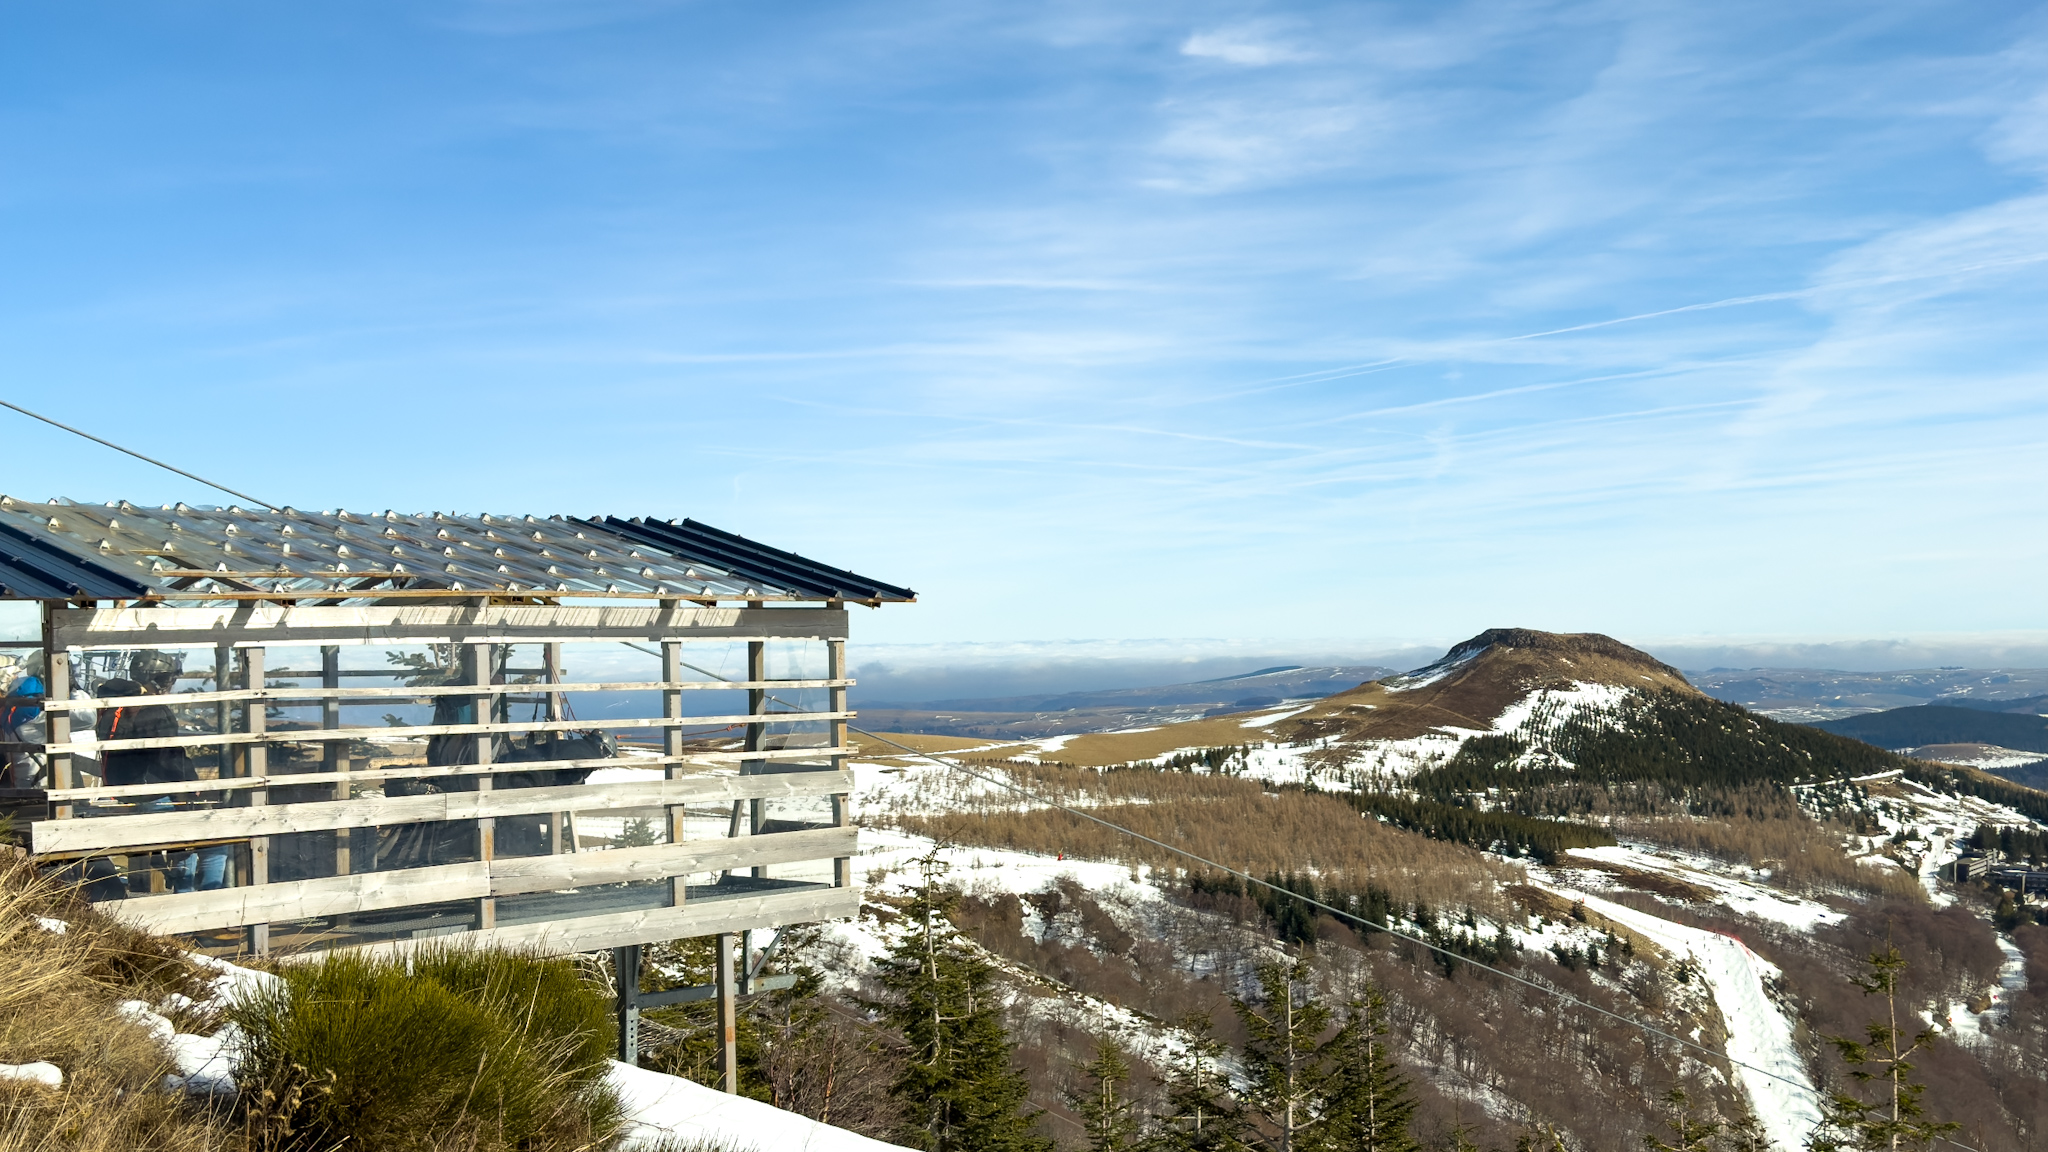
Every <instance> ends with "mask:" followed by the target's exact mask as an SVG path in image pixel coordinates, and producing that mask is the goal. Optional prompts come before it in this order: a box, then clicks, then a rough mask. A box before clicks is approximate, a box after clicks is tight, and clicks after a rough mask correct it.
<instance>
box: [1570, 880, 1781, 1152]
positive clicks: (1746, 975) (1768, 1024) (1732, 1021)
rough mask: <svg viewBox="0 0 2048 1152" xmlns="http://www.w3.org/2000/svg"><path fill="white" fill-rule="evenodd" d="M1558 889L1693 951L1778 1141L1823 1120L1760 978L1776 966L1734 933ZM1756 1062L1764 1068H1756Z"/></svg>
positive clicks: (1759, 1110) (1741, 1074)
mask: <svg viewBox="0 0 2048 1152" xmlns="http://www.w3.org/2000/svg"><path fill="white" fill-rule="evenodd" d="M1552 890H1553V891H1558V890H1557V889H1552ZM1558 894H1559V895H1564V896H1570V897H1573V898H1575V899H1578V900H1581V901H1583V902H1584V903H1585V905H1586V907H1587V908H1588V909H1590V910H1591V911H1594V912H1597V913H1599V914H1600V915H1602V916H1605V917H1606V918H1608V919H1609V920H1612V921H1614V922H1615V923H1617V924H1620V925H1622V926H1624V927H1626V928H1628V929H1629V930H1631V931H1634V932H1638V933H1641V934H1642V935H1643V936H1645V937H1647V938H1648V939H1649V940H1650V942H1651V943H1654V944H1656V945H1657V946H1658V947H1660V948H1662V949H1664V950H1665V951H1667V952H1669V953H1671V954H1672V955H1673V956H1690V957H1692V958H1693V960H1694V961H1695V962H1696V963H1697V964H1698V965H1699V970H1700V973H1701V975H1702V976H1703V977H1704V978H1705V979H1706V982H1707V986H1708V987H1709V988H1711V989H1712V990H1713V993H1714V1004H1715V1006H1716V1007H1718V1008H1719V1009H1720V1010H1721V1018H1722V1020H1723V1021H1724V1022H1725V1023H1726V1024H1727V1025H1728V1032H1729V1036H1728V1041H1727V1045H1726V1051H1727V1053H1728V1058H1729V1059H1730V1060H1735V1061H1740V1062H1741V1063H1740V1064H1738V1065H1737V1066H1736V1068H1735V1075H1736V1078H1737V1079H1738V1080H1740V1081H1741V1082H1742V1087H1743V1090H1744V1091H1745V1092H1747V1093H1748V1095H1749V1101H1750V1107H1751V1108H1752V1109H1754V1110H1755V1112H1756V1117H1757V1120H1758V1121H1759V1122H1761V1123H1762V1124H1763V1127H1764V1131H1765V1132H1767V1133H1769V1134H1770V1137H1771V1140H1772V1142H1773V1143H1775V1144H1777V1145H1778V1147H1780V1148H1803V1147H1805V1146H1806V1137H1807V1134H1808V1133H1810V1132H1812V1131H1813V1129H1814V1128H1815V1127H1816V1126H1818V1125H1819V1124H1820V1122H1821V1114H1820V1106H1819V1102H1818V1097H1817V1096H1816V1094H1815V1093H1814V1091H1813V1081H1812V1080H1811V1079H1809V1078H1808V1076H1807V1074H1806V1063H1805V1061H1803V1060H1802V1059H1800V1056H1799V1049H1798V1048H1797V1047H1796V1046H1795V1045H1794V1044H1793V1042H1792V1024H1791V1021H1789V1020H1787V1019H1786V1018H1785V1013H1784V1012H1783V1011H1782V1010H1781V1009H1780V1008H1779V1007H1778V1006H1777V1005H1776V1004H1774V1003H1772V1002H1771V998H1770V997H1769V996H1768V995H1767V994H1765V992H1764V981H1765V980H1766V979H1776V978H1777V977H1778V976H1779V975H1780V973H1779V971H1778V968H1777V966H1776V965H1774V964H1772V963H1771V962H1770V961H1768V960H1765V959H1764V958H1763V957H1761V956H1758V955H1757V954H1756V953H1754V952H1751V951H1750V950H1749V947H1748V946H1747V945H1745V944H1744V943H1743V942H1742V941H1740V940H1737V939H1735V938H1734V937H1733V936H1724V935H1722V934H1720V933H1718V932H1709V931H1706V930H1704V929H1700V928H1692V927H1688V926H1686V925H1683V924H1674V923H1672V922H1671V921H1669V920H1664V919H1661V918H1659V917H1656V916H1652V915H1650V914H1649V913H1647V912H1638V911H1636V910H1635V909H1634V908H1630V907H1627V906H1625V905H1621V904H1616V903H1614V902H1613V901H1611V900H1602V899H1600V898H1599V897H1598V896H1592V895H1588V894H1585V893H1578V892H1568V891H1560V892H1559V893H1558ZM1759 1068H1760V1069H1763V1070H1764V1072H1767V1073H1769V1075H1765V1074H1764V1072H1758V1071H1754V1070H1753V1069H1759ZM1776 1077H1783V1079H1777V1078H1776ZM1786 1080H1790V1081H1792V1082H1793V1083H1791V1084H1787V1083H1785V1081H1786ZM1801 1086H1803V1088H1802V1087H1801Z"/></svg>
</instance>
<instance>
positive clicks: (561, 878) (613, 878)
mask: <svg viewBox="0 0 2048 1152" xmlns="http://www.w3.org/2000/svg"><path fill="white" fill-rule="evenodd" d="M858 835H859V829H857V828H850V827H849V828H807V829H804V830H803V831H800V832H773V833H768V834H764V835H759V836H735V837H729V838H720V839H714V840H686V841H684V842H683V843H681V844H653V845H648V846H646V847H642V848H612V849H607V850H606V851H603V852H576V853H566V854H563V855H560V856H518V857H508V858H506V859H502V860H494V861H492V862H491V893H490V894H491V895H493V896H512V895H517V894H519V893H522V892H553V891H555V890H557V889H562V888H584V887H589V886H591V885H594V884H625V883H628V882H631V881H634V880H660V879H663V878H665V877H669V876H685V875H689V874H691V873H694V872H717V871H722V870H724V869H727V868H754V867H762V866H766V865H769V864H794V863H797V862H798V861H802V860H830V859H832V858H834V857H837V856H851V855H853V854H854V853H855V852H856V851H858V850H859V844H858Z"/></svg>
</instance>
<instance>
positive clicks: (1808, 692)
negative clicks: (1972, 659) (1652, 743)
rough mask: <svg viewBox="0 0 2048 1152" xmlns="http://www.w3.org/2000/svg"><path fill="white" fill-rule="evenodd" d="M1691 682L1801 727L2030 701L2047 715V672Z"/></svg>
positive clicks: (1818, 673)
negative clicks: (1888, 712) (1933, 708)
mask: <svg viewBox="0 0 2048 1152" xmlns="http://www.w3.org/2000/svg"><path fill="white" fill-rule="evenodd" d="M1686 679H1688V680H1691V681H1692V682H1693V686H1694V687H1696V688H1698V689H1699V690H1700V691H1702V692H1705V693H1706V694H1707V695H1709V696H1712V697H1713V698H1715V699H1716V700H1726V701H1728V702H1729V703H1731V704H1740V705H1742V706H1743V707H1744V708H1747V709H1749V710H1750V711H1752V712H1761V713H1763V714H1764V715H1766V716H1770V717H1772V718H1774V719H1778V720H1794V721H1797V722H1799V723H1802V724H1811V723H1813V722H1815V721H1818V720H1838V719H1840V718H1842V717H1844V716H1854V715H1857V714H1859V713H1863V712H1881V711H1883V710H1885V709H1887V708H1908V707H1913V706H1915V705H1920V704H1942V705H1946V706H1950V707H1956V708H1984V709H1986V710H1989V711H1994V712H2001V711H2008V710H2015V709H2016V706H2019V705H2024V704H2026V703H2028V702H2029V701H2031V702H2033V703H2034V704H2035V705H2036V707H2034V708H2033V709H2031V710H2032V711H2037V712H2038V711H2048V708H2044V707H2042V705H2043V704H2048V695H2044V693H2048V669H2044V668H1909V669H1898V670H1895V671H1888V672H1845V671H1841V670H1839V669H1829V668H1709V669H1707V670H1705V671H1703V672H1701V671H1690V670H1689V671H1687V672H1686Z"/></svg>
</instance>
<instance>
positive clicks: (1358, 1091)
mask: <svg viewBox="0 0 2048 1152" xmlns="http://www.w3.org/2000/svg"><path fill="white" fill-rule="evenodd" d="M1329 1052H1330V1072H1331V1086H1330V1097H1329V1103H1328V1105H1327V1108H1326V1111H1327V1112H1328V1115H1329V1126H1330V1131H1329V1134H1328V1141H1327V1142H1328V1145H1329V1147H1331V1148H1336V1149H1343V1150H1344V1152H1416V1149H1417V1148H1419V1147H1420V1145H1419V1144H1417V1143H1416V1141H1415V1138H1414V1137H1413V1136H1411V1135H1409V1133H1408V1122H1409V1120H1410V1119H1411V1118H1412V1117H1413V1116H1414V1115H1415V1099H1414V1097H1413V1096H1411V1095H1410V1094H1409V1091H1408V1079H1407V1077H1405V1076H1403V1075H1401V1070H1400V1068H1399V1066H1397V1065H1396V1064H1395V1063H1394V1057H1393V1051H1392V1047H1391V1045H1389V1044H1388V1042H1387V998H1386V996H1385V995H1384V994H1382V993H1381V992H1380V990H1379V989H1377V988H1374V987H1372V986H1371V985H1367V986H1366V989H1365V995H1364V996H1362V997H1360V998H1359V999H1357V1000H1354V1001H1352V1003H1351V1008H1350V1011H1349V1013H1348V1014H1347V1016H1346V1018H1345V1021H1344V1027H1343V1028H1342V1029H1341V1030H1340V1031H1339V1032H1338V1033H1337V1035H1336V1037H1335V1038H1333V1039H1332V1040H1331V1041H1330V1044H1329Z"/></svg>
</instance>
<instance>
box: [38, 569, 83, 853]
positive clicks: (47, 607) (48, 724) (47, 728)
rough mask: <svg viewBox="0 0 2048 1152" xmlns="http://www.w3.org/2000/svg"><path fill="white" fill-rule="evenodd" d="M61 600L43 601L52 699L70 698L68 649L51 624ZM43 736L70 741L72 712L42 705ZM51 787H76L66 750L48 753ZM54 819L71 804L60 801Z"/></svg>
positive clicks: (47, 690)
mask: <svg viewBox="0 0 2048 1152" xmlns="http://www.w3.org/2000/svg"><path fill="white" fill-rule="evenodd" d="M60 603H62V602H61V601H52V600H45V601H43V691H44V694H45V695H47V696H48V697H49V698H50V699H51V700H69V699H71V653H70V651H69V650H67V649H64V648H59V647H57V645H56V644H55V643H54V641H55V640H56V637H55V636H54V635H53V634H52V631H51V628H50V612H51V611H52V610H53V609H54V608H55V607H56V606H57V605H58V604H60ZM43 740H44V741H45V742H46V743H50V744H69V743H70V742H71V713H69V712H54V711H51V710H50V709H48V708H45V709H43ZM49 760H50V787H52V788H75V787H77V782H76V781H75V780H73V779H72V775H73V774H72V771H71V756H70V754H69V753H63V754H59V753H54V752H53V753H51V754H50V757H49ZM50 818H51V819H53V820H69V819H70V818H71V805H69V804H59V805H57V806H56V808H55V810H54V811H52V812H51V813H50Z"/></svg>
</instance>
